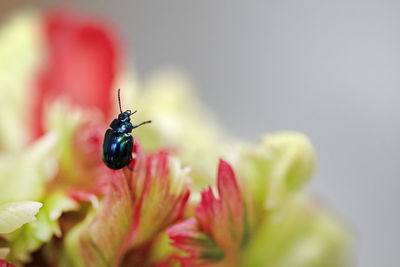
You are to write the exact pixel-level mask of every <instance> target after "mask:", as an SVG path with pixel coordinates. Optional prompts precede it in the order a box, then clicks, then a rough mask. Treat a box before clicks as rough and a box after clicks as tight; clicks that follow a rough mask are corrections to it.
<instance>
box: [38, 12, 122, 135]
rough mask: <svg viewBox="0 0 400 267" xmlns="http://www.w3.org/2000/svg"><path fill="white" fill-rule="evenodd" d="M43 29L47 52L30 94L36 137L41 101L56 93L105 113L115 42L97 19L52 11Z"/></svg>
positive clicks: (39, 125) (110, 83) (74, 102)
mask: <svg viewBox="0 0 400 267" xmlns="http://www.w3.org/2000/svg"><path fill="white" fill-rule="evenodd" d="M44 28H45V34H46V37H47V42H48V51H49V55H48V62H47V64H46V66H45V68H44V70H43V72H42V73H41V75H40V76H39V82H38V88H37V91H36V95H35V96H34V104H33V117H34V118H33V119H32V121H33V125H32V126H33V130H34V132H35V136H36V137H37V136H40V135H41V134H42V133H43V128H42V127H43V125H42V118H43V114H42V113H43V107H44V104H45V103H46V101H49V100H53V99H54V98H55V97H58V96H66V98H67V99H68V100H69V101H71V103H73V104H74V105H77V106H80V107H85V108H93V107H94V108H97V109H99V110H101V111H102V112H103V114H104V115H106V116H108V115H109V112H110V107H111V103H110V91H111V86H112V83H113V81H114V74H115V73H116V68H117V45H116V41H115V40H114V37H113V36H112V34H111V31H110V30H108V29H107V28H106V27H105V26H104V25H102V24H101V23H100V22H98V21H95V20H92V19H89V18H81V17H79V16H78V15H76V14H74V13H72V12H71V13H69V12H66V11H54V12H50V13H48V14H46V16H45V18H44Z"/></svg>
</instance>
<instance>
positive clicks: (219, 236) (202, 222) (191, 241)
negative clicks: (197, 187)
mask: <svg viewBox="0 0 400 267" xmlns="http://www.w3.org/2000/svg"><path fill="white" fill-rule="evenodd" d="M217 185H218V192H219V199H217V198H216V197H215V196H214V193H213V191H212V189H211V187H209V188H208V189H206V190H204V191H203V192H202V194H201V202H200V204H198V205H197V206H196V210H195V212H196V216H195V218H191V219H188V220H186V221H184V222H182V223H180V224H177V225H174V226H173V227H171V228H170V229H168V230H167V233H168V234H169V236H170V238H171V239H172V240H173V243H172V245H173V246H175V247H177V248H180V249H182V250H184V251H186V252H187V253H188V254H189V255H188V257H186V258H182V259H181V261H182V263H183V264H187V265H188V266H208V265H210V264H217V263H218V264H220V265H219V266H232V264H234V263H235V261H237V259H238V257H239V256H240V249H241V247H242V245H243V243H244V242H245V238H246V235H245V233H246V231H247V230H246V223H245V222H246V218H245V208H244V203H243V199H242V197H241V192H240V190H239V187H238V184H237V181H236V178H235V174H234V172H233V169H232V168H231V166H230V165H229V164H228V163H227V162H225V161H223V160H220V163H219V168H218V180H217Z"/></svg>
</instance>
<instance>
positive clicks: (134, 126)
mask: <svg viewBox="0 0 400 267" xmlns="http://www.w3.org/2000/svg"><path fill="white" fill-rule="evenodd" d="M150 122H151V121H144V122H142V123H139V124H137V125H133V126H132V129H135V128H137V127H139V126H141V125H143V124H146V123H150Z"/></svg>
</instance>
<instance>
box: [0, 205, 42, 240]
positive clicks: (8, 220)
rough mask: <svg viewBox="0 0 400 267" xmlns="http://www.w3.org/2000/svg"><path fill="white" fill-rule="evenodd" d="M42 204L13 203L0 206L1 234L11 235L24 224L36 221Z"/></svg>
mask: <svg viewBox="0 0 400 267" xmlns="http://www.w3.org/2000/svg"><path fill="white" fill-rule="evenodd" d="M40 207H42V203H39V202H35V201H20V202H11V203H6V204H2V205H0V234H5V233H10V232H12V231H14V230H16V229H18V228H19V227H21V226H22V225H23V224H25V223H28V222H33V221H36V217H35V215H36V213H38V212H39V209H40Z"/></svg>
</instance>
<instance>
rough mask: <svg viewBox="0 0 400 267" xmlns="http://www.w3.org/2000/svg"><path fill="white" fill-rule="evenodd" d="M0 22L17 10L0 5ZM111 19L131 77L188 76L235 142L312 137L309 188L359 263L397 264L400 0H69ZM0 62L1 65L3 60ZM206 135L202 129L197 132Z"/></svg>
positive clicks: (399, 235) (371, 266)
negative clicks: (351, 241)
mask: <svg viewBox="0 0 400 267" xmlns="http://www.w3.org/2000/svg"><path fill="white" fill-rule="evenodd" d="M0 3H1V4H0V20H1V21H4V19H5V18H6V17H7V15H8V14H9V13H10V12H12V11H16V10H18V9H20V8H22V7H36V8H49V7H54V6H59V5H60V4H62V5H64V6H65V5H66V3H65V2H63V1H59V0H57V1H37V0H36V1H29V3H28V1H15V2H10V1H5V0H2V1H1V2H0ZM68 7H74V8H77V9H81V10H82V11H83V12H87V13H89V14H94V15H98V16H101V17H104V18H105V19H107V20H109V21H110V22H111V23H112V24H113V25H114V26H115V27H116V29H118V30H119V33H120V36H121V37H122V38H123V41H124V43H125V46H126V47H125V50H126V51H127V52H128V53H129V54H128V55H129V57H130V58H129V59H128V60H126V62H128V61H130V62H133V65H134V67H135V68H136V70H137V71H138V73H139V77H140V78H141V79H142V78H145V77H146V76H148V75H149V74H151V73H152V72H154V71H155V70H157V69H159V68H160V67H165V66H167V67H169V66H172V67H177V68H178V69H180V70H182V71H184V72H185V73H186V74H188V75H189V76H190V77H191V78H192V79H193V81H194V84H195V85H196V87H197V88H198V94H199V96H200V98H201V99H202V100H203V102H204V103H205V104H206V105H207V106H209V107H210V108H211V109H212V110H213V111H214V112H215V114H216V115H217V118H218V120H219V122H220V123H221V124H222V125H223V126H224V127H226V128H227V129H228V130H229V131H230V132H231V133H232V134H233V135H235V136H238V137H241V138H246V139H250V140H252V141H254V142H255V141H257V138H258V137H259V136H260V135H261V134H263V133H266V132H274V131H278V130H285V129H287V130H296V131H300V132H303V133H305V134H306V135H308V136H309V138H310V139H311V141H312V143H313V144H314V146H315V148H316V151H317V155H318V165H317V172H316V174H315V177H314V179H313V181H312V183H311V185H310V190H312V191H315V192H316V193H317V194H318V195H319V196H321V199H323V200H324V201H326V204H327V205H329V206H330V207H331V208H332V209H334V210H335V211H336V212H337V214H339V216H340V217H342V218H343V220H344V221H345V222H346V223H347V224H348V225H349V227H350V228H351V229H352V230H353V232H354V235H355V239H356V242H357V250H356V255H357V256H356V257H357V260H356V262H357V263H356V264H357V266H365V267H376V266H397V265H398V263H399V259H398V255H396V253H395V250H396V248H397V245H398V240H399V238H400V231H399V225H400V214H399V208H398V206H397V204H398V203H399V200H400V197H399V194H398V191H399V189H400V181H399V178H400V177H399V174H400V164H399V162H398V161H399V159H400V142H399V141H398V138H399V136H400V124H399V120H398V114H399V112H400V107H399V104H398V102H399V99H400V75H399V73H400V50H399V47H400V17H399V14H400V2H398V1H368V0H366V1H365V0H364V1H356V0H350V1H294V0H291V1H290V0H280V1H223V0H220V1H215V0H214V1H209V0H203V1H183V0H168V1H165V0H164V1H145V0H141V1H138V0H134V1H106V0H97V1H84V0H81V1H77V0H74V1H69V2H68ZM0 60H1V59H0ZM204 130H205V131H206V130H207V129H204Z"/></svg>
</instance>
